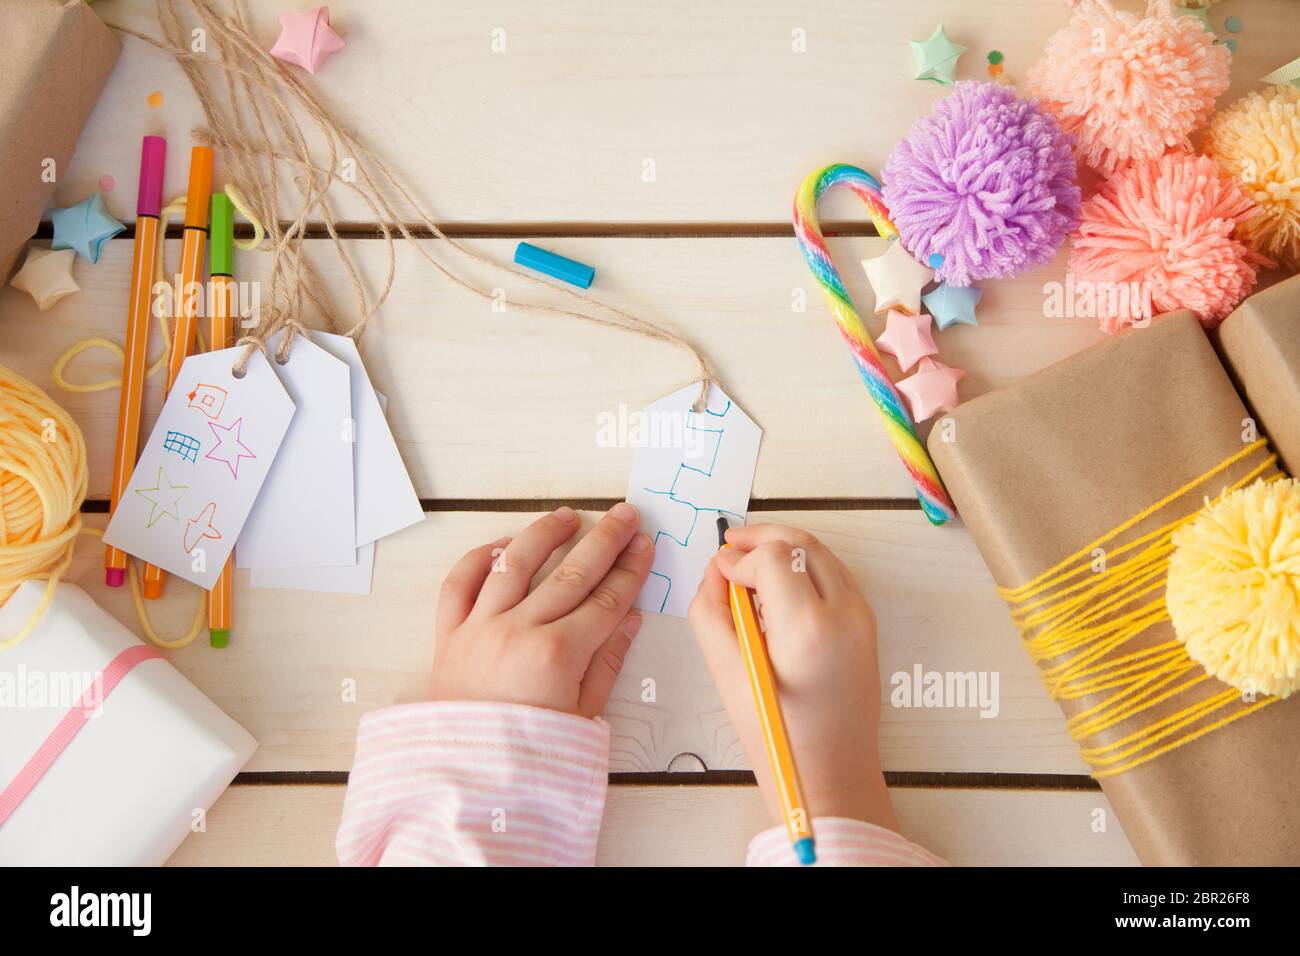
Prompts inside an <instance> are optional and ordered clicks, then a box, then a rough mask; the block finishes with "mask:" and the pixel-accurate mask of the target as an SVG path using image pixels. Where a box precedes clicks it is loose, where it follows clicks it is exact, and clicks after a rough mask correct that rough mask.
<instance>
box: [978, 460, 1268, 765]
mask: <svg viewBox="0 0 1300 956" xmlns="http://www.w3.org/2000/svg"><path fill="white" fill-rule="evenodd" d="M1266 448H1267V441H1266V440H1264V439H1260V440H1258V441H1256V442H1253V443H1251V444H1249V445H1247V446H1245V447H1243V448H1242V449H1241V451H1239V452H1236V453H1235V454H1233V455H1230V456H1228V457H1227V458H1225V459H1224V460H1223V461H1221V462H1220V463H1219V464H1217V465H1215V466H1214V467H1213V468H1210V469H1209V470H1207V471H1206V472H1204V473H1203V474H1201V475H1198V476H1197V477H1195V478H1193V479H1192V480H1191V481H1188V482H1187V483H1185V484H1184V485H1182V487H1180V488H1178V489H1177V490H1175V491H1174V492H1172V493H1170V494H1169V495H1166V496H1165V497H1164V498H1162V499H1160V500H1159V501H1157V502H1156V503H1155V504H1153V505H1150V506H1149V507H1147V508H1144V509H1142V510H1141V511H1140V512H1138V513H1137V514H1136V515H1134V516H1133V517H1132V518H1129V519H1128V520H1126V521H1124V522H1122V523H1121V524H1120V525H1119V526H1118V527H1116V528H1114V529H1113V530H1111V531H1108V532H1107V533H1106V534H1104V535H1102V536H1101V537H1099V538H1097V539H1096V540H1095V541H1092V542H1090V543H1088V544H1087V545H1084V546H1083V547H1082V548H1080V549H1079V550H1077V551H1075V552H1074V553H1073V554H1071V555H1069V556H1068V557H1066V558H1064V559H1063V560H1061V561H1059V562H1057V563H1056V564H1055V565H1053V566H1052V567H1050V568H1048V569H1047V570H1046V571H1044V572H1043V573H1042V574H1039V575H1037V576H1036V577H1034V578H1033V579H1032V580H1030V581H1027V582H1025V583H1024V584H1021V585H1018V586H1016V587H1007V588H999V589H998V593H999V594H1000V595H1001V596H1002V598H1003V599H1004V600H1006V601H1007V603H1008V604H1010V605H1011V619H1012V621H1013V622H1014V623H1015V624H1016V626H1017V627H1018V628H1019V629H1020V631H1021V634H1022V636H1023V637H1024V641H1025V649H1026V650H1027V651H1028V652H1029V656H1030V658H1031V659H1032V660H1033V661H1034V663H1036V664H1037V665H1038V666H1039V669H1040V674H1041V676H1042V678H1043V682H1044V684H1045V685H1046V687H1047V689H1048V691H1049V693H1051V695H1052V697H1053V698H1054V699H1058V700H1082V699H1084V698H1088V697H1093V696H1097V695H1103V696H1102V698H1101V700H1099V701H1098V702H1096V703H1094V704H1092V705H1091V706H1089V707H1087V708H1085V709H1083V710H1081V711H1079V712H1077V713H1075V714H1074V715H1073V716H1071V717H1070V718H1069V719H1068V720H1067V721H1066V729H1067V730H1068V731H1069V732H1070V735H1071V737H1073V738H1074V740H1075V741H1076V742H1077V743H1078V744H1079V751H1080V753H1081V754H1082V756H1083V758H1084V759H1085V760H1086V761H1088V763H1089V764H1090V765H1091V767H1092V770H1093V776H1094V777H1097V778H1099V779H1104V778H1106V777H1112V776H1116V775H1118V774H1121V773H1124V772H1126V771H1128V770H1132V769H1133V768H1134V767H1139V766H1141V765H1143V764H1145V763H1148V762H1149V761H1151V760H1154V759H1156V758H1157V757H1159V756H1161V755H1163V754H1166V753H1169V752H1170V751H1172V750H1175V749H1177V748H1178V747H1181V746H1184V745H1186V744H1188V743H1191V742H1192V741H1193V740H1197V739H1199V738H1201V737H1203V736H1205V735H1206V734H1209V733H1212V732H1213V731H1215V730H1218V729H1220V728H1222V727H1225V726H1227V725H1228V724H1230V723H1232V722H1233V721H1235V720H1237V719H1239V718H1241V717H1244V716H1245V715H1247V714H1250V713H1254V712H1255V711H1257V710H1259V709H1260V708H1262V707H1266V706H1268V705H1269V704H1271V703H1273V702H1274V701H1276V700H1277V698H1275V697H1263V698H1260V699H1258V700H1252V701H1249V702H1247V703H1245V704H1244V705H1243V706H1241V707H1239V708H1236V709H1233V710H1230V711H1228V712H1227V713H1221V712H1223V711H1225V710H1227V709H1228V708H1229V707H1231V706H1232V704H1233V702H1234V701H1237V700H1240V699H1241V695H1240V694H1239V692H1238V691H1236V690H1234V689H1232V688H1228V689H1227V690H1224V691H1221V692H1219V693H1214V694H1211V695H1210V696H1208V697H1204V698H1201V699H1198V700H1195V701H1193V702H1191V703H1189V704H1186V705H1184V706H1182V707H1181V708H1179V709H1177V710H1175V711H1174V712H1173V713H1170V714H1167V715H1165V716H1163V717H1160V718H1158V719H1155V720H1152V721H1151V722H1149V723H1147V724H1145V725H1143V726H1140V727H1138V728H1137V729H1135V730H1132V731H1130V732H1128V733H1125V734H1123V735H1122V736H1121V737H1119V738H1118V739H1116V740H1114V741H1111V742H1109V743H1105V744H1096V743H1092V740H1093V739H1094V738H1096V737H1097V736H1098V735H1100V734H1103V733H1105V732H1106V731H1108V730H1111V729H1114V728H1116V727H1118V726H1119V725H1120V724H1121V723H1123V722H1124V721H1129V720H1134V719H1136V718H1138V717H1140V716H1141V715H1143V714H1144V713H1147V712H1149V711H1150V710H1151V709H1152V708H1155V707H1158V706H1160V705H1161V704H1164V703H1167V702H1169V701H1172V700H1174V699H1175V698H1177V697H1178V696H1179V695H1182V694H1185V693H1186V692H1188V691H1191V690H1193V689H1194V688H1197V687H1199V686H1201V685H1202V684H1203V683H1204V682H1205V681H1207V680H1209V679H1210V675H1209V674H1207V673H1205V671H1204V670H1203V669H1202V668H1201V666H1200V665H1199V664H1197V663H1196V662H1195V661H1193V660H1192V659H1191V657H1190V656H1189V655H1188V653H1187V649H1186V647H1184V646H1183V644H1181V643H1180V642H1179V641H1177V640H1172V641H1165V642H1162V643H1160V644H1156V645H1153V646H1151V647H1144V648H1138V649H1136V650H1126V649H1127V648H1128V647H1129V645H1130V644H1131V643H1132V642H1133V641H1134V640H1136V639H1137V638H1138V637H1140V636H1141V635H1142V634H1143V633H1145V632H1146V631H1147V630H1148V629H1150V628H1151V627H1153V626H1155V625H1157V624H1160V623H1163V622H1165V621H1168V620H1169V610H1168V608H1167V606H1166V604H1165V599H1164V590H1165V582H1166V578H1167V576H1168V571H1169V559H1170V556H1171V555H1172V553H1173V550H1174V548H1173V543H1172V538H1173V535H1174V532H1175V531H1177V530H1178V529H1179V528H1181V527H1183V526H1184V525H1186V524H1188V523H1190V522H1192V521H1194V520H1195V519H1196V514H1197V513H1196V512H1195V511H1193V512H1192V513H1190V514H1186V515H1183V516H1181V517H1178V518H1176V519H1174V520H1171V521H1168V522H1166V523H1164V524H1163V525H1161V526H1160V527H1158V528H1156V529H1154V530H1152V531H1148V532H1146V533H1144V534H1141V535H1139V536H1137V537H1135V538H1133V539H1132V540H1130V541H1127V542H1125V543H1124V544H1121V545H1118V546H1117V547H1115V548H1113V549H1111V550H1109V551H1108V552H1106V553H1107V559H1108V560H1107V565H1106V567H1105V568H1104V569H1103V570H1101V571H1096V570H1095V569H1094V568H1093V558H1092V556H1093V554H1094V552H1095V551H1096V550H1097V549H1099V548H1102V546H1103V545H1107V544H1109V543H1110V542H1113V541H1114V540H1115V539H1116V538H1118V537H1119V536H1121V535H1123V534H1124V533H1126V532H1128V531H1131V530H1132V529H1134V528H1136V527H1137V526H1138V525H1140V524H1141V523H1142V522H1143V521H1146V520H1147V519H1148V518H1152V517H1153V516H1155V515H1157V514H1159V513H1160V512H1161V511H1162V510H1163V509H1164V508H1166V507H1168V506H1169V505H1171V504H1173V503H1174V502H1176V501H1178V500H1179V499H1180V498H1182V497H1183V496H1184V495H1186V494H1188V493H1190V492H1192V491H1193V490H1195V489H1196V488H1198V487H1200V486H1202V485H1204V484H1205V483H1207V482H1209V481H1211V480H1212V479H1214V478H1215V477H1216V476H1218V475H1220V474H1222V473H1223V472H1224V471H1226V470H1228V469H1229V468H1231V467H1233V466H1234V465H1237V464H1238V463H1240V462H1242V461H1244V460H1245V459H1247V458H1248V457H1249V456H1251V455H1253V454H1255V453H1257V452H1259V451H1261V450H1266ZM1276 462H1277V456H1276V455H1274V454H1267V455H1265V456H1264V457H1263V458H1262V460H1261V461H1260V462H1259V463H1257V464H1256V465H1254V467H1252V468H1250V469H1249V470H1248V471H1247V472H1246V473H1245V474H1243V475H1242V476H1241V477H1240V478H1238V479H1237V480H1235V481H1233V482H1232V483H1231V484H1230V485H1227V486H1226V487H1225V488H1224V490H1223V491H1222V492H1221V495H1227V494H1229V493H1231V492H1233V491H1235V490H1237V489H1239V488H1244V487H1246V486H1247V485H1249V484H1251V483H1253V482H1255V481H1258V480H1262V481H1265V482H1271V481H1276V480H1278V479H1279V478H1280V477H1281V475H1280V474H1278V473H1276V472H1274V473H1273V474H1271V475H1267V476H1266V475H1265V473H1266V472H1267V471H1268V470H1269V469H1271V468H1273V466H1274V465H1275V464H1276ZM1120 555H1125V556H1126V557H1124V559H1123V560H1121V561H1113V560H1110V559H1113V558H1115V557H1118V556H1120ZM1087 575H1091V577H1088V576H1087ZM1076 578H1082V579H1081V580H1077V581H1076V580H1075V579H1076ZM1071 582H1073V583H1071ZM1216 715H1218V716H1217V717H1216ZM1211 718H1215V719H1211ZM1206 721H1208V723H1207V722H1206Z"/></svg>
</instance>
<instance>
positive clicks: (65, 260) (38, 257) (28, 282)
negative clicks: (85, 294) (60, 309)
mask: <svg viewBox="0 0 1300 956" xmlns="http://www.w3.org/2000/svg"><path fill="white" fill-rule="evenodd" d="M76 258H77V254H76V253H75V252H74V251H72V250H71V249H37V248H36V247H35V246H33V247H32V248H31V249H29V250H28V251H27V260H26V261H25V262H24V263H23V267H22V268H21V269H19V270H18V273H17V274H16V275H15V276H14V277H13V279H11V280H10V282H9V284H10V285H12V286H13V287H14V288H15V289H22V290H23V291H24V292H26V293H28V294H29V295H30V296H31V297H32V298H33V299H35V300H36V307H37V308H38V309H40V310H41V311H42V312H44V311H46V310H47V309H50V308H52V307H53V305H54V303H56V302H58V301H59V300H60V299H62V298H63V297H64V296H65V295H71V294H72V293H73V292H80V291H81V286H79V285H77V282H76V280H75V279H73V278H72V263H73V262H74V261H75V260H76Z"/></svg>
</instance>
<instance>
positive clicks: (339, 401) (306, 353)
mask: <svg viewBox="0 0 1300 956" xmlns="http://www.w3.org/2000/svg"><path fill="white" fill-rule="evenodd" d="M285 334H287V333H286V332H281V333H280V334H279V335H277V336H275V337H274V338H273V339H272V340H271V341H270V342H269V343H267V351H268V352H269V353H270V354H271V355H273V356H274V355H275V354H276V350H277V349H278V348H279V347H280V342H281V337H282V336H284V335H285ZM273 368H274V370H275V374H276V375H278V376H279V378H280V382H281V383H282V384H283V385H284V387H285V389H286V390H287V391H288V393H289V395H290V397H292V398H293V401H294V404H295V405H297V407H298V413H297V414H296V415H295V416H294V419H293V422H292V423H291V424H290V425H289V431H288V433H287V434H286V435H285V436H284V445H283V447H281V449H280V454H279V455H277V456H276V460H275V467H274V468H272V469H271V473H270V475H268V476H267V479H266V485H265V487H263V488H262V493H261V495H259V496H258V499H257V504H255V505H254V506H253V511H252V514H250V515H249V516H248V524H247V525H246V526H245V527H244V532H243V534H241V535H240V537H239V547H238V549H237V550H236V552H235V563H236V564H238V566H239V567H241V568H284V567H323V566H331V565H342V564H355V563H356V560H357V557H356V518H355V511H356V505H355V501H354V498H353V494H354V491H353V472H352V445H353V439H354V436H355V433H356V425H355V422H354V421H353V419H352V386H351V372H350V371H349V369H348V367H347V365H346V364H345V363H343V362H340V361H339V360H338V359H336V358H334V356H332V355H330V354H329V353H328V352H326V351H325V350H324V349H322V348H321V347H320V346H319V345H316V344H315V343H314V342H310V341H308V340H307V339H305V338H303V337H302V336H301V335H295V336H294V338H293V342H292V343H290V346H289V357H288V361H286V362H284V363H283V364H280V363H278V362H277V363H275V364H274V365H273Z"/></svg>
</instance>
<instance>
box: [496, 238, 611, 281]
mask: <svg viewBox="0 0 1300 956" xmlns="http://www.w3.org/2000/svg"><path fill="white" fill-rule="evenodd" d="M515 262H517V263H518V264H519V265H521V266H527V267H528V268H529V269H534V270H536V271H538V272H542V273H545V274H546V275H548V276H551V277H552V278H555V279H560V280H561V281H563V282H567V283H569V284H570V285H576V286H578V287H579V288H582V289H590V288H591V280H592V279H594V278H596V270H595V268H594V267H592V266H589V265H584V264H583V263H581V262H577V261H575V260H573V259H566V258H565V257H564V256H559V255H556V254H555V253H554V252H548V251H547V250H545V249H539V248H538V247H537V246H534V245H532V244H531V243H527V242H521V243H519V246H518V247H517V248H516V249H515Z"/></svg>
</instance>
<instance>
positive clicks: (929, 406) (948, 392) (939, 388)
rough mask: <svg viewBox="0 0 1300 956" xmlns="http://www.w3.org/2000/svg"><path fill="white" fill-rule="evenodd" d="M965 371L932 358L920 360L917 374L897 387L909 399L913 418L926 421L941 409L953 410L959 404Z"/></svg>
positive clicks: (943, 410) (910, 376) (945, 410)
mask: <svg viewBox="0 0 1300 956" xmlns="http://www.w3.org/2000/svg"><path fill="white" fill-rule="evenodd" d="M965 374H966V373H965V372H963V371H962V370H961V369H959V368H949V367H948V366H947V365H944V364H943V363H942V362H936V361H935V360H934V359H932V358H923V359H921V367H920V369H918V370H917V372H916V374H915V375H909V376H908V377H907V378H905V379H903V380H902V381H901V382H899V383H898V390H899V391H900V392H902V393H903V397H904V398H906V399H907V405H908V408H910V409H911V411H912V419H913V420H914V421H917V422H923V421H925V420H926V419H927V418H931V417H933V416H935V415H937V414H939V413H940V412H950V411H952V410H953V409H954V408H956V407H957V402H958V398H957V383H958V382H960V381H961V380H962V377H963V376H964V375H965Z"/></svg>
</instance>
